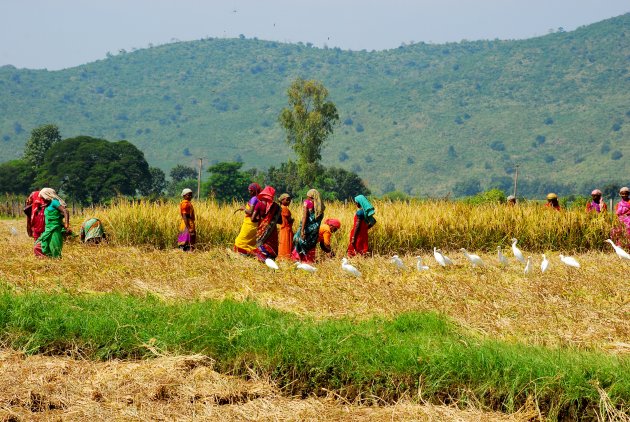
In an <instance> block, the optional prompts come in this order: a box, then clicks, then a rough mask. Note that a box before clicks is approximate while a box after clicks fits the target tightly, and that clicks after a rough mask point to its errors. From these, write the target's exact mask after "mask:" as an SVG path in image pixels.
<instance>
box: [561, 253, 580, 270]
mask: <svg viewBox="0 0 630 422" xmlns="http://www.w3.org/2000/svg"><path fill="white" fill-rule="evenodd" d="M560 261H562V262H563V263H564V264H565V265H568V266H569V267H573V268H580V263H579V262H577V260H576V259H575V258H573V257H572V256H564V255H562V254H560Z"/></svg>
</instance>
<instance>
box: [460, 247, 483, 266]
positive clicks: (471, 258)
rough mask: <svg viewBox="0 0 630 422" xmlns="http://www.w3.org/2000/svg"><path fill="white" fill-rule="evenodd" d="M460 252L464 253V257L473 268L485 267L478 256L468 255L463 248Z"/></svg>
mask: <svg viewBox="0 0 630 422" xmlns="http://www.w3.org/2000/svg"><path fill="white" fill-rule="evenodd" d="M460 251H462V252H463V253H464V256H466V258H468V260H469V261H470V263H471V264H473V267H483V266H484V265H485V264H484V263H483V260H482V259H481V257H480V256H479V255H475V254H470V253H468V251H467V250H466V249H464V248H461V249H460Z"/></svg>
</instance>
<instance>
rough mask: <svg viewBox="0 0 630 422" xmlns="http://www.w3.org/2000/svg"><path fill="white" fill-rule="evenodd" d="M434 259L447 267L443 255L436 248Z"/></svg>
mask: <svg viewBox="0 0 630 422" xmlns="http://www.w3.org/2000/svg"><path fill="white" fill-rule="evenodd" d="M433 257H434V258H435V260H436V261H437V263H438V264H440V265H441V266H443V267H446V260H445V259H444V257H443V256H442V254H441V253H439V252H438V250H437V248H436V247H434V248H433Z"/></svg>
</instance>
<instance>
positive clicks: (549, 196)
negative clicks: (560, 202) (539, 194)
mask: <svg viewBox="0 0 630 422" xmlns="http://www.w3.org/2000/svg"><path fill="white" fill-rule="evenodd" d="M551 199H558V195H556V194H555V193H553V192H551V193H548V194H547V200H551Z"/></svg>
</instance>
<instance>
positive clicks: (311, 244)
mask: <svg viewBox="0 0 630 422" xmlns="http://www.w3.org/2000/svg"><path fill="white" fill-rule="evenodd" d="M304 207H305V208H306V210H307V217H306V225H305V227H304V228H303V227H302V223H301V222H300V226H299V227H298V229H297V231H296V232H295V235H294V236H293V246H294V248H293V253H292V254H291V259H293V260H295V261H298V260H299V261H302V262H313V261H314V260H315V247H316V246H317V241H318V240H319V226H320V225H321V223H322V219H323V218H324V214H323V212H322V213H321V214H320V215H319V217H317V216H316V212H315V205H314V203H313V201H311V200H310V199H307V200H306V201H304ZM302 230H304V239H302Z"/></svg>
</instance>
